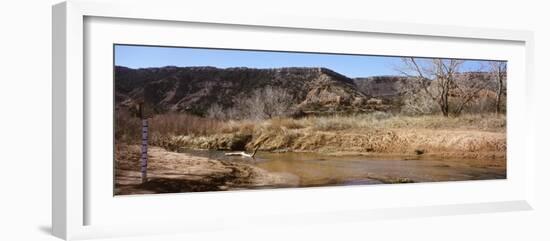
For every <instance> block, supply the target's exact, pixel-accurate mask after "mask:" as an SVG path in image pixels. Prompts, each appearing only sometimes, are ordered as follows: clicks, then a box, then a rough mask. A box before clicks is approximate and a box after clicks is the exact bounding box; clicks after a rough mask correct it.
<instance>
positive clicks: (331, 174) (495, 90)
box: [106, 44, 507, 195]
mask: <svg viewBox="0 0 550 241" xmlns="http://www.w3.org/2000/svg"><path fill="white" fill-rule="evenodd" d="M113 56H114V65H113V79H114V83H113V86H114V93H113V97H111V98H114V106H113V116H114V120H113V122H114V123H113V124H114V130H113V138H114V148H113V152H114V153H113V163H114V164H113V166H114V170H113V171H114V179H115V180H113V181H114V193H113V194H114V195H138V194H156V193H190V192H212V191H241V190H242V191H244V190H260V189H278V188H314V187H315V188H319V187H342V186H356V185H381V184H403V185H412V184H410V183H428V182H455V181H480V180H497V179H506V177H507V168H506V140H507V139H506V110H507V108H506V107H507V98H506V96H507V88H506V83H507V61H506V60H494V59H461V58H454V57H453V56H386V55H376V53H372V55H370V53H369V55H367V54H354V53H329V52H291V51H282V50H250V49H223V48H203V47H186V46H153V45H133V44H113ZM107 98H109V97H107ZM106 141H107V140H106Z"/></svg>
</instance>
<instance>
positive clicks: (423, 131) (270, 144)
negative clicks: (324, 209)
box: [117, 112, 506, 157]
mask: <svg viewBox="0 0 550 241" xmlns="http://www.w3.org/2000/svg"><path fill="white" fill-rule="evenodd" d="M117 123H118V122H117ZM129 123H132V122H129ZM127 125H128V126H130V125H129V124H127ZM150 126H151V130H150V132H151V133H152V138H151V144H153V145H157V146H163V147H165V148H167V149H169V150H178V149H179V148H200V149H221V150H243V149H249V150H250V149H254V147H255V146H257V145H260V144H261V145H260V146H261V149H260V150H265V151H316V152H326V153H334V152H359V153H394V154H411V153H415V152H417V151H421V152H422V153H426V154H434V153H439V154H440V155H451V156H453V155H454V156H457V155H459V156H469V157H472V156H474V157H475V156H477V155H481V154H482V153H485V154H487V153H489V154H490V155H497V156H500V157H502V156H504V155H505V152H506V118H505V116H504V115H486V116H482V115H463V116H460V117H442V116H394V115H391V114H386V113H382V112H379V113H371V114H361V115H351V116H327V117H305V118H301V119H292V118H274V119H271V120H265V121H249V120H244V121H226V122H221V121H217V120H213V119H208V118H201V117H196V116H189V115H181V114H180V115H161V116H157V117H155V118H153V119H151V121H150ZM128 136H129V134H128V135H124V137H128ZM137 140H139V138H138V139H137ZM449 153H451V154H449ZM485 154H483V155H485ZM485 156H486V155H485Z"/></svg>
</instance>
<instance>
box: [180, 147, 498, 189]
mask: <svg viewBox="0 0 550 241" xmlns="http://www.w3.org/2000/svg"><path fill="white" fill-rule="evenodd" d="M183 152H185V153H189V154H191V155H196V156H203V157H208V158H211V159H218V160H225V161H232V162H241V163H247V164H251V165H254V166H257V167H259V168H262V169H264V170H266V171H268V172H277V173H285V174H290V175H294V176H296V177H297V178H298V179H299V182H298V183H299V184H297V186H296V187H316V186H340V185H366V184H383V183H418V182H440V181H466V180H492V179H506V163H505V161H502V160H501V161H497V160H465V159H456V160H453V159H446V160H436V159H416V160H404V159H403V157H401V158H391V157H384V158H383V159H373V158H371V157H366V156H362V155H338V156H333V155H326V154H319V153H296V152H291V153H269V152H258V153H257V154H256V157H255V158H254V159H251V158H248V157H238V156H237V157H235V156H225V155H224V152H222V151H203V150H185V151H183Z"/></svg>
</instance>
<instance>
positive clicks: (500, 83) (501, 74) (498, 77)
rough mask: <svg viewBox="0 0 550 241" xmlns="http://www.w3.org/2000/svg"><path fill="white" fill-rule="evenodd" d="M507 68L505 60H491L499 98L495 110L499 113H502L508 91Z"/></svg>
mask: <svg viewBox="0 0 550 241" xmlns="http://www.w3.org/2000/svg"><path fill="white" fill-rule="evenodd" d="M506 68H507V63H506V62H505V61H494V62H491V75H492V76H491V77H492V78H493V79H494V80H495V82H496V92H497V94H496V96H497V100H496V103H495V112H496V113H497V114H500V113H501V111H502V110H501V108H500V106H501V102H502V97H503V95H504V93H505V92H506Z"/></svg>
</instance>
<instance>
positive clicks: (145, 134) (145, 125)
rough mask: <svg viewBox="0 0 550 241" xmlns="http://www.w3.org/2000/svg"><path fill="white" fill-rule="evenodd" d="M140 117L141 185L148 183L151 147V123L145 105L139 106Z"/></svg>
mask: <svg viewBox="0 0 550 241" xmlns="http://www.w3.org/2000/svg"><path fill="white" fill-rule="evenodd" d="M139 115H140V117H141V183H145V182H147V161H148V160H149V157H148V155H147V148H148V145H149V122H148V120H147V117H146V116H145V113H144V110H143V104H140V105H139Z"/></svg>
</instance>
